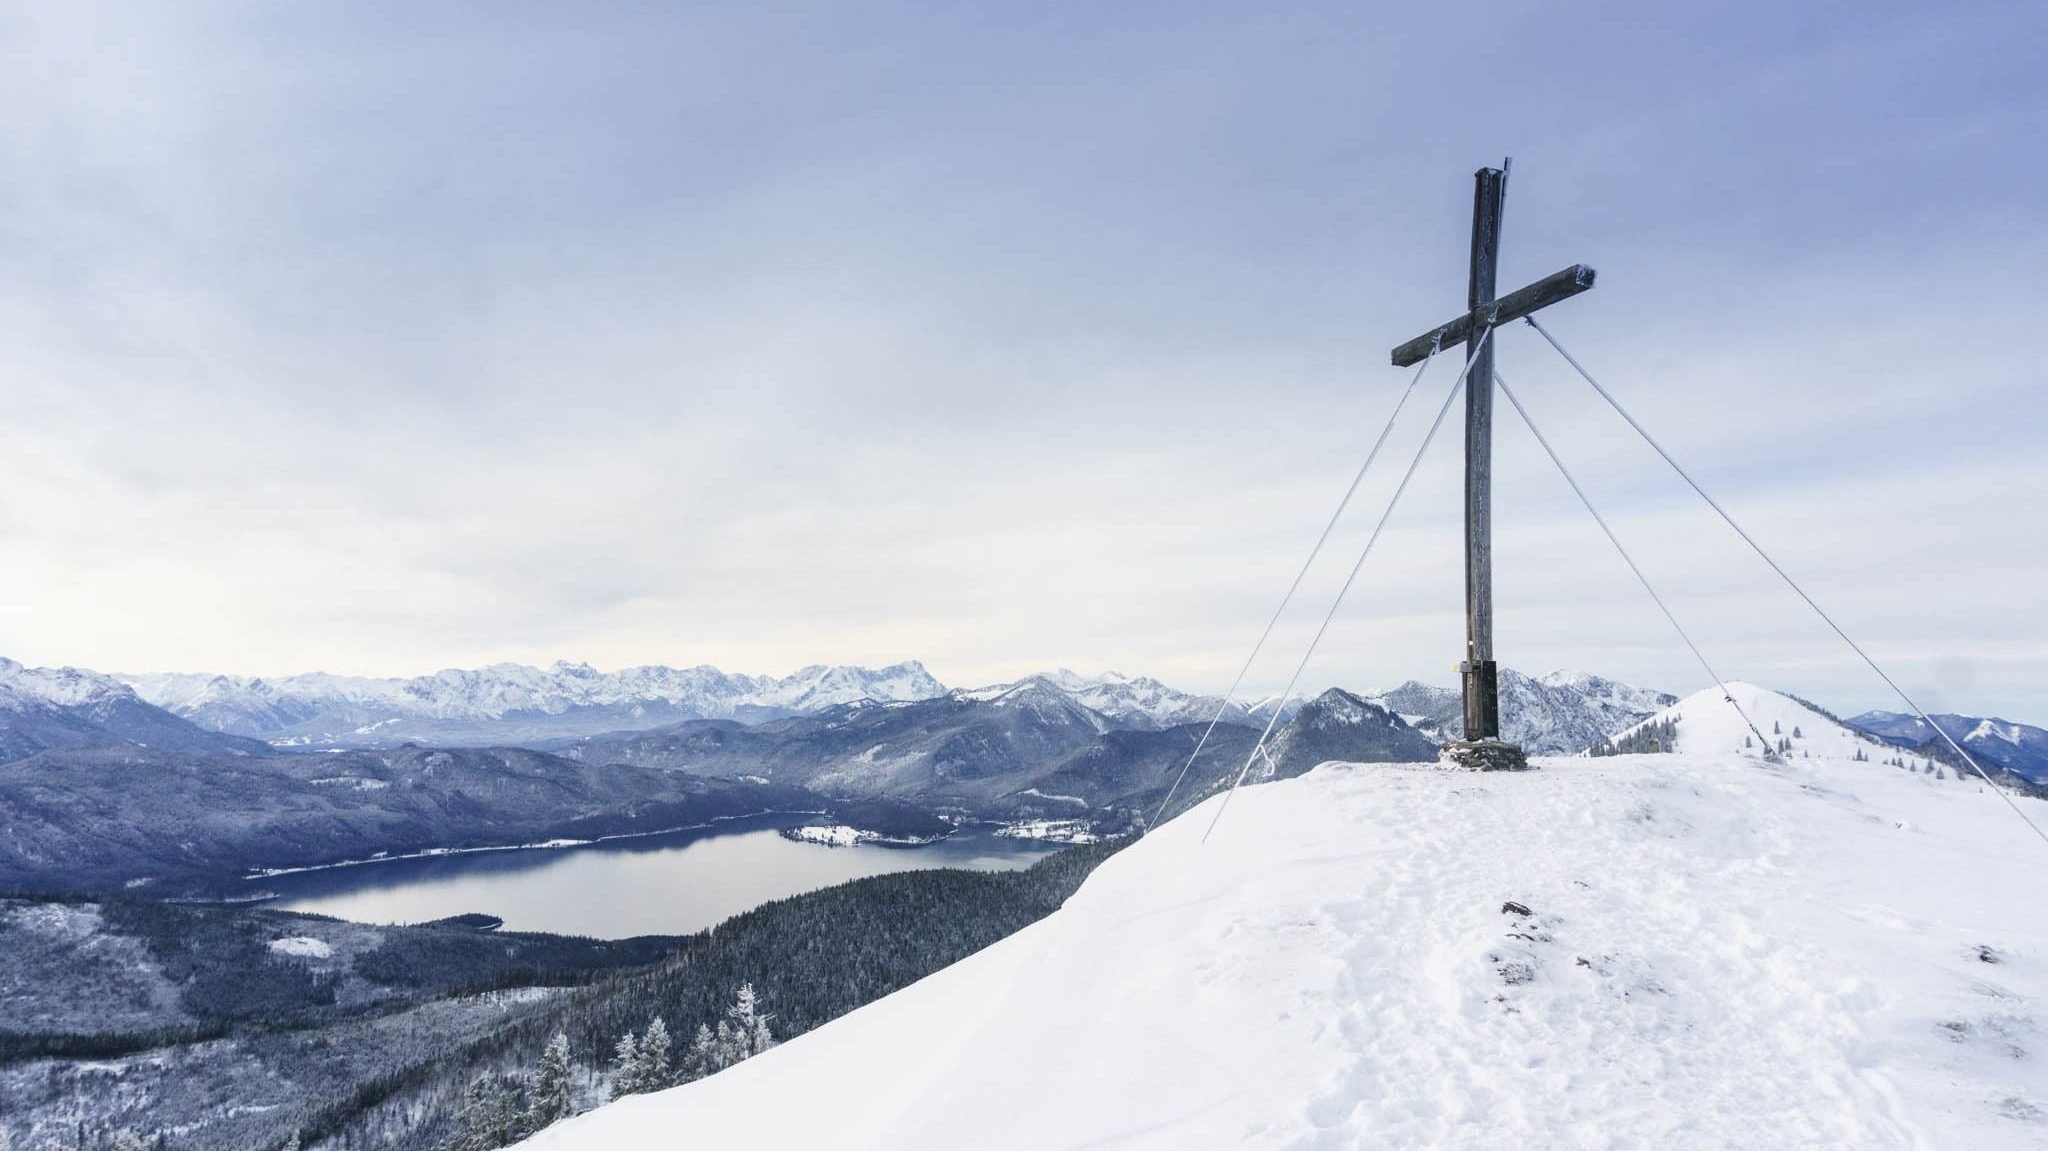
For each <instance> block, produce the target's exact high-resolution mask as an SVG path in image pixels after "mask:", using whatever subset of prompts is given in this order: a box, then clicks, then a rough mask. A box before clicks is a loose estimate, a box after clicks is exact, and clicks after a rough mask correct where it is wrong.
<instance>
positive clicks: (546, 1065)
mask: <svg viewBox="0 0 2048 1151" xmlns="http://www.w3.org/2000/svg"><path fill="white" fill-rule="evenodd" d="M570 1074H571V1068H570V1065H569V1037H568V1036H567V1035H565V1034H563V1033H562V1032H560V1031H557V1032H555V1037H554V1038H553V1039H550V1040H548V1045H547V1049H546V1050H544V1051H542V1052H541V1053H540V1066H539V1067H538V1068H537V1069H535V1071H534V1073H533V1083H532V1085H531V1086H529V1087H528V1088H527V1089H526V1130H527V1132H528V1133H529V1134H530V1133H532V1132H535V1131H538V1130H540V1129H541V1128H543V1127H546V1126H547V1125H549V1124H550V1123H556V1122H559V1121H561V1120H563V1119H567V1118H568V1117H569V1113H570V1111H571V1110H572V1109H573V1108H574V1106H575V1098H574V1094H573V1088H574V1085H573V1084H571V1083H570V1081H569V1079H570Z"/></svg>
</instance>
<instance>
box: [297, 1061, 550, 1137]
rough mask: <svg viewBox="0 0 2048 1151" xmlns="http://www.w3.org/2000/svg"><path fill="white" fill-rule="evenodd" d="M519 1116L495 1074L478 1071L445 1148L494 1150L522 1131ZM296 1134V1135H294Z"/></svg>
mask: <svg viewBox="0 0 2048 1151" xmlns="http://www.w3.org/2000/svg"><path fill="white" fill-rule="evenodd" d="M517 1119H518V1116H517V1112H516V1111H515V1109H514V1108H513V1106H512V1096H511V1093H510V1092H507V1091H506V1090H505V1085H504V1084H503V1083H501V1082H499V1080H498V1077H497V1076H496V1075H490V1074H485V1075H479V1076H477V1077H476V1078H475V1079H474V1080H471V1081H470V1084H469V1090H467V1091H465V1092H464V1093H463V1095H462V1110H461V1111H460V1112H457V1113H456V1116H455V1131H454V1133H453V1134H451V1135H450V1136H449V1137H448V1141H447V1142H446V1143H443V1144H442V1145H441V1146H442V1149H443V1151H494V1149H495V1148H498V1147H503V1146H505V1145H506V1144H507V1143H510V1142H512V1140H513V1139H515V1138H517V1137H518V1135H519V1131H518V1126H519V1125H518V1122H517ZM293 1138H297V1136H293Z"/></svg>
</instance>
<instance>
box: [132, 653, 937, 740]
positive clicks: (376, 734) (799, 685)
mask: <svg viewBox="0 0 2048 1151" xmlns="http://www.w3.org/2000/svg"><path fill="white" fill-rule="evenodd" d="M122 678H123V679H124V680H125V681H126V682H127V683H129V684H131V685H133V687H134V688H135V690H136V691H137V692H138V693H139V694H140V695H141V696H142V698H144V699H146V700H148V701H150V702H152V703H155V704H158V705H159V706H162V707H164V708H165V709H166V710H169V711H170V712H172V713H173V714H176V715H179V716H182V717H185V718H187V719H190V720H192V721H193V722H194V723H196V724H198V725H199V726H201V727H206V728H210V729H213V730H216V731H223V732H230V733H233V734H237V735H245V736H251V737H255V738H260V739H264V740H267V741H269V742H271V743H273V744H275V745H278V746H285V747H290V746H308V745H318V746H341V747H388V746H396V745H398V744H401V743H406V742H419V743H434V744H440V745H443V746H447V745H457V744H511V743H524V742H532V741H539V740H547V739H559V738H564V737H568V736H573V735H577V734H589V733H597V732H607V731H616V730H620V729H626V728H647V727H655V726H658V725H661V724H665V723H674V722H677V721H680V720H686V719H742V720H762V719H770V718H776V717H780V716H787V715H794V714H800V713H803V712H810V711H816V710H820V709H822V708H826V707H831V706H835V705H837V704H843V703H851V702H854V701H857V700H863V699H872V700H883V701H888V700H904V699H928V698H931V697H933V696H937V695H942V694H944V692H945V686H944V685H943V684H941V683H939V681H938V680H936V679H934V678H933V677H932V675H931V673H930V672H928V671H926V670H925V668H924V665H922V664H920V663H918V662H916V661H915V660H909V661H905V662H903V663H899V664H894V665H892V666H889V667H884V668H862V667H845V666H839V667H827V666H822V665H820V666H812V667H806V668H803V669H801V670H799V671H797V672H794V673H792V674H790V675H787V676H783V677H780V678H777V677H773V676H752V675H738V674H731V673H727V672H723V671H720V670H718V669H717V668H714V667H709V666H699V667H691V668H672V667H665V666H660V665H650V666H645V667H631V668H623V669H621V670H618V671H613V672H601V671H598V670H597V669H595V668H593V667H591V666H590V665H589V664H583V663H568V662H566V661H557V662H556V663H555V664H554V665H553V666H551V667H547V668H538V667H531V666H528V665H525V664H516V663H501V664H493V665H491V666H489V667H484V668H478V669H473V670H464V669H456V668H450V669H446V670H443V671H438V672H435V673H434V674H432V675H425V676H415V677H412V678H409V679H399V678H374V677H364V676H336V675H326V674H323V673H312V674H307V675H293V676H284V677H280V678H275V679H269V678H263V677H250V676H227V675H208V674H203V673H195V674H186V673H172V674H159V675H130V676H125V677H122Z"/></svg>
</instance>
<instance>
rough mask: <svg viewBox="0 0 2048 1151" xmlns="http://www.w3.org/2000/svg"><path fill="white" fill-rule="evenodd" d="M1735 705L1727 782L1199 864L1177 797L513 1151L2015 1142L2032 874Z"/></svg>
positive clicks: (1707, 740)
mask: <svg viewBox="0 0 2048 1151" xmlns="http://www.w3.org/2000/svg"><path fill="white" fill-rule="evenodd" d="M1736 690H1737V691H1738V693H1739V697H1740V698H1743V702H1744V706H1745V707H1747V708H1750V709H1751V715H1752V716H1753V717H1754V718H1756V719H1757V721H1758V723H1759V726H1761V727H1763V729H1764V731H1765V732H1766V733H1769V731H1770V727H1771V724H1772V723H1773V722H1778V723H1782V724H1783V725H1784V727H1785V730H1786V733H1787V734H1788V735H1789V733H1790V730H1791V727H1792V726H1793V722H1786V721H1788V720H1790V721H1794V722H1796V723H1797V724H1798V725H1799V726H1800V727H1801V728H1802V731H1803V733H1804V735H1803V738H1802V740H1801V741H1799V743H1800V744H1803V745H1804V746H1798V747H1796V750H1795V753H1794V755H1793V757H1791V758H1789V759H1787V760H1785V761H1783V762H1779V763H1765V762H1763V761H1762V760H1761V759H1760V758H1758V756H1757V755H1756V754H1755V752H1754V749H1752V752H1751V754H1748V755H1744V754H1741V752H1740V750H1739V749H1740V745H1741V739H1740V736H1741V734H1743V728H1742V726H1741V724H1740V721H1739V720H1730V719H1728V718H1726V717H1724V716H1722V715H1721V714H1720V713H1728V712H1731V710H1732V709H1729V708H1728V707H1727V704H1726V703H1725V701H1722V700H1721V699H1719V697H1718V694H1717V693H1713V692H1709V693H1705V694H1703V695H1701V696H1695V697H1692V698H1689V699H1686V700H1684V701H1681V702H1680V704H1678V705H1677V707H1676V708H1674V709H1673V710H1674V711H1678V712H1681V713H1682V714H1683V719H1682V720H1681V722H1680V724H1679V732H1680V738H1681V740H1682V742H1683V743H1684V745H1685V750H1684V751H1683V752H1681V753H1679V754H1671V755H1641V756H1619V757H1611V758H1588V757H1572V758H1557V759H1539V760H1538V761H1537V763H1538V765H1539V766H1540V770H1538V771H1533V772H1527V773H1512V774H1491V775H1474V774H1469V773H1456V772H1445V771H1439V770H1435V769H1431V768H1425V767H1400V766H1388V765H1377V764H1376V765H1325V766H1324V767H1321V768H1319V769H1317V770H1316V771H1314V772H1311V773H1310V774H1308V775H1306V776H1303V777H1301V778H1298V779H1294V780H1289V781H1284V782H1279V783H1273V784H1267V785H1263V786H1259V787H1254V788H1249V789H1246V790H1245V791H1244V792H1243V793H1241V794H1240V795H1238V796H1237V798H1236V800H1235V801H1234V802H1233V804H1232V806H1231V808H1230V810H1229V812H1228V814H1227V815H1226V817H1225V818H1224V820H1223V822H1222V823H1221V824H1220V826H1219V827H1218V828H1217V830H1216V833H1215V835H1214V837H1213V838H1211V839H1210V840H1209V841H1208V842H1207V843H1206V844H1203V843H1202V842H1201V838H1202V833H1203V830H1204V828H1205V827H1206V826H1207V824H1208V822H1209V819H1210V816H1211V815H1212V814H1213V812H1214V804H1216V803H1217V802H1218V800H1217V799H1213V798H1212V799H1211V800H1209V801H1208V802H1207V803H1205V804H1204V805H1202V806H1200V807H1198V808H1196V809H1195V810H1193V811H1191V812H1189V813H1188V814H1186V815H1184V816H1182V817H1181V818H1180V819H1177V820H1175V821H1173V822H1171V823H1169V824H1167V825H1165V826H1163V827H1161V828H1160V829H1158V830H1157V831H1156V832H1154V833H1153V834H1152V835H1151V836H1149V837H1148V838H1146V839H1145V840H1143V841H1142V842H1140V843H1138V844H1136V845H1135V846H1133V847H1131V848H1129V849H1127V850H1125V851H1124V852H1122V853H1121V854H1119V855H1117V856H1115V857H1113V858H1112V859H1110V860H1109V861H1108V862H1107V863H1105V864H1104V865H1103V866H1102V868H1101V869H1100V870H1098V871H1097V872H1096V874H1095V875H1094V876H1093V877H1091V878H1090V879H1089V881H1088V882H1087V883H1086V884H1085V885H1084V886H1083V887H1082V889H1081V890H1080V891H1079V892H1078V893H1077V894H1076V895H1075V896H1074V897H1073V898H1072V899H1071V900H1069V901H1068V903H1067V904H1066V906H1065V907H1064V908H1062V909H1061V910H1059V911H1058V912H1056V913H1054V914H1053V915H1051V916H1050V917H1048V918H1046V919H1045V920H1042V921H1041V922H1039V923H1037V924H1035V925H1033V926H1032V927H1029V928H1027V929H1025V930H1024V931H1022V932H1020V933H1018V934H1017V935H1015V936H1012V937H1011V938H1009V939H1007V940H1004V941H1003V942H1001V943H998V944H996V945H995V946H993V947H990V948H988V949H986V950H984V951H982V952H980V953H978V954H976V955H974V956H971V957H970V958H968V959H967V960H965V961H963V962H961V963H959V964H956V965H954V966H952V967H949V968H947V969H945V970H943V971H940V972H938V973H936V974H934V975H933V976H931V977H929V978H927V979H925V980H922V981H920V982H919V983H917V984H914V985H912V986H911V987H908V988H906V989H904V990H903V991H900V992H898V993H897V994H895V995H892V996H889V997H887V998H885V999H882V1000H880V1001H877V1002H876V1003H873V1004H870V1005H869V1006H867V1007H865V1008H863V1009H861V1010H859V1011H856V1012H853V1013H852V1014H850V1015H848V1016H846V1017H844V1018H842V1019H840V1020H838V1021H836V1022H833V1023H830V1024H827V1025H826V1026H824V1027H822V1028H819V1029H818V1030H816V1031H813V1032H811V1033H810V1034H808V1035H804V1036H800V1037H798V1038H796V1039H794V1040H792V1041H790V1042H788V1043H786V1044H784V1045H783V1046H781V1047H779V1048H777V1049H775V1050H773V1051H770V1052H768V1053H766V1054H764V1055H761V1056H758V1057H756V1058H754V1059H752V1060H749V1061H747V1062H745V1063H743V1064H740V1065H739V1066H737V1067H735V1068H733V1069H731V1070H729V1071H726V1072H723V1073H721V1074H719V1075H716V1076H713V1077H711V1078H709V1079H706V1080H702V1081H700V1082H697V1083H693V1084H690V1085H687V1086H684V1087H680V1088H675V1089H672V1090H669V1091H665V1092H661V1093H658V1094H653V1095H643V1096H635V1097H632V1098H629V1099H627V1100H624V1101H622V1102H620V1103H616V1104H612V1105H609V1106H606V1107H602V1108H600V1109H598V1110H596V1111H593V1112H591V1113H589V1114H587V1115H584V1116H581V1117H579V1118H576V1119H573V1120H570V1121H568V1122H566V1123H564V1124H561V1125H559V1126H557V1127H554V1128H551V1129H549V1130H547V1131H545V1132H543V1133H541V1134H540V1135H539V1136H537V1137H535V1138H534V1139H533V1140H531V1141H530V1142H529V1144H527V1146H529V1147H531V1148H535V1149H539V1151H597V1149H604V1151H613V1149H616V1151H636V1149H653V1148H665V1147H670V1146H673V1145H674V1140H675V1139H676V1138H678V1137H679V1135H686V1136H687V1138H688V1141H689V1142H690V1144H691V1145H701V1146H774V1147H785V1146H832V1147H846V1148H891V1149H902V1151H920V1149H932V1151H940V1149H946V1151H950V1149H952V1148H957V1147H961V1146H969V1145H971V1146H975V1147H978V1148H989V1149H995V1151H1002V1149H1010V1148H1016V1149H1023V1148H1075V1147H1084V1146H1085V1147H1091V1148H1202V1147H1239V1146H1243V1147H1254V1148H1279V1147H1289V1148H1296V1147H1299V1148H1322V1147H1332V1148H1334V1147H1421V1146H1459V1147H1487V1148H1521V1147H1671V1148H1696V1147H1717V1148H1718V1147H1844V1146H1854V1147H1859V1148H1892V1147H1899V1148H1905V1147H1959V1148H1961V1147H1968V1148H1993V1149H1995V1148H2023V1147H2024V1148H2032V1147H2041V1146H2044V1145H2048V1058H2044V1056H2048V1049H2044V1048H2048V1019H2044V1018H2043V1016H2042V1014H2041V1012H2042V1005H2043V1004H2044V1003H2048V920H2044V919H2043V918H2042V916H2041V915H2040V914H2039V909H2040V907H2041V906H2043V904H2044V902H2048V851H2044V848H2043V845H2042V843H2041V842H2040V841H2039V840H2038V839H2036V838H2034V837H2033V834H2032V833H2031V832H2030V831H2029V830H2028V829H2027V828H2026V827H2025V826H2023V825H2022V824H2021V823H2020V822H2019V821H2018V820H2017V819H2015V818H2013V813H2012V812H2011V811H2010V810H2009V809H2007V808H2006V807H2005V805H2004V804H2003V803H2002V802H2001V801H2000V800H1999V798H1998V797H1997V796H1994V795H1991V794H1989V793H1988V792H1987V791H1986V790H1985V789H1983V788H1982V787H1981V786H1980V785H1979V784H1977V783H1973V782H1964V781H1956V780H1953V779H1951V780H1948V781H1945V782H1944V781H1938V780H1937V779H1936V778H1935V777H1933V776H1930V775H1924V774H1920V773H1909V772H1902V771H1898V770H1896V769H1894V768H1888V767H1886V766H1884V765H1883V764H1882V763H1881V762H1877V761H1872V762H1856V761H1854V760H1853V759H1852V758H1850V754H1851V753H1852V752H1853V750H1854V748H1855V746H1858V745H1857V744H1855V743H1854V742H1853V737H1850V738H1847V739H1845V738H1844V736H1843V735H1842V734H1840V733H1839V729H1837V728H1836V727H1835V725H1834V724H1832V723H1830V722H1829V721H1827V720H1825V719H1824V718H1820V717H1818V716H1816V715H1815V713H1813V712H1811V711H1808V710H1806V709H1805V708H1803V707H1801V706H1799V705H1798V704H1796V703H1793V702H1792V701H1790V700H1787V699H1784V698H1783V697H1779V696H1774V695H1770V694H1769V693H1765V692H1761V691H1759V690H1757V689H1754V688H1747V687H1738V688H1737V689H1736ZM1802 752H1810V756H1809V755H1806V754H1801V753H1802ZM2018 802H2019V803H2020V804H2021V805H2022V806H2023V807H2024V808H2025V809H2026V810H2028V811H2029V812H2030V813H2031V814H2033V815H2034V817H2035V818H2036V819H2048V804H2043V803H2041V802H2038V801H2034V800H2027V799H2022V800H2019V801H2018ZM1524 908H1526V912H1527V913H1526V914H1524V913H1522V912H1523V909H1524ZM768 1006H769V1007H770V1008H771V1009H772V1008H773V1007H774V1005H773V1004H772V1003H771V1004H768ZM792 1099H800V1100H802V1101H803V1102H804V1105H803V1106H802V1107H791V1106H789V1105H788V1101H789V1100H792Z"/></svg>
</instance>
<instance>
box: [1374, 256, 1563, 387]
mask: <svg viewBox="0 0 2048 1151" xmlns="http://www.w3.org/2000/svg"><path fill="white" fill-rule="evenodd" d="M1592 286H1593V269H1591V268H1589V267H1587V266H1586V265H1584V264H1573V265H1572V266H1571V267H1569V268H1566V269H1565V270H1564V271H1562V272H1555V273H1553V274H1551V275H1548V276H1545V277H1543V278H1542V279H1540V280H1538V281H1536V282H1535V283H1533V284H1530V285H1529V286H1528V287H1526V288H1519V289H1517V290H1515V291H1512V292H1509V293H1508V294H1507V295H1505V296H1502V297H1501V298H1500V299H1498V300H1495V301H1494V302H1493V303H1491V304H1486V305H1483V306H1481V307H1480V308H1477V309H1475V310H1474V311H1471V312H1467V313H1465V314H1464V315H1462V316H1459V317H1458V318H1457V319H1455V320H1452V321H1451V322H1450V323H1448V324H1445V325H1443V326H1442V327H1438V328H1433V329H1431V330H1429V331H1427V332H1424V333H1422V334H1421V335H1419V336H1417V337H1415V338H1414V339H1412V340H1410V341H1408V342H1407V343H1405V344H1402V345H1401V346H1400V347H1398V348H1395V349H1394V366H1395V367H1397V368H1405V367H1407V366H1408V365H1410V364H1416V363H1420V362H1422V358H1423V357H1424V356H1427V355H1429V353H1430V351H1431V350H1432V349H1436V348H1448V347H1450V346H1451V345H1453V344H1462V343H1464V342H1465V341H1466V340H1467V339H1469V338H1470V337H1471V336H1472V325H1473V320H1474V317H1480V320H1481V322H1483V323H1485V324H1487V325H1489V326H1495V327H1497V326H1499V325H1501V324H1506V323H1512V322H1513V321H1515V320H1519V319H1521V318H1522V317H1523V316H1526V315H1528V314H1529V313H1531V312H1534V311H1537V310H1538V309H1541V308H1547V307H1549V306H1550V305H1552V304H1555V303H1557V302H1558V301H1559V300H1568V299H1570V298H1571V297H1573V296H1576V295H1578V294H1579V293H1580V292H1583V291H1585V290H1586V289H1587V288H1590V287H1592ZM1480 313H1485V315H1484V316H1480Z"/></svg>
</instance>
